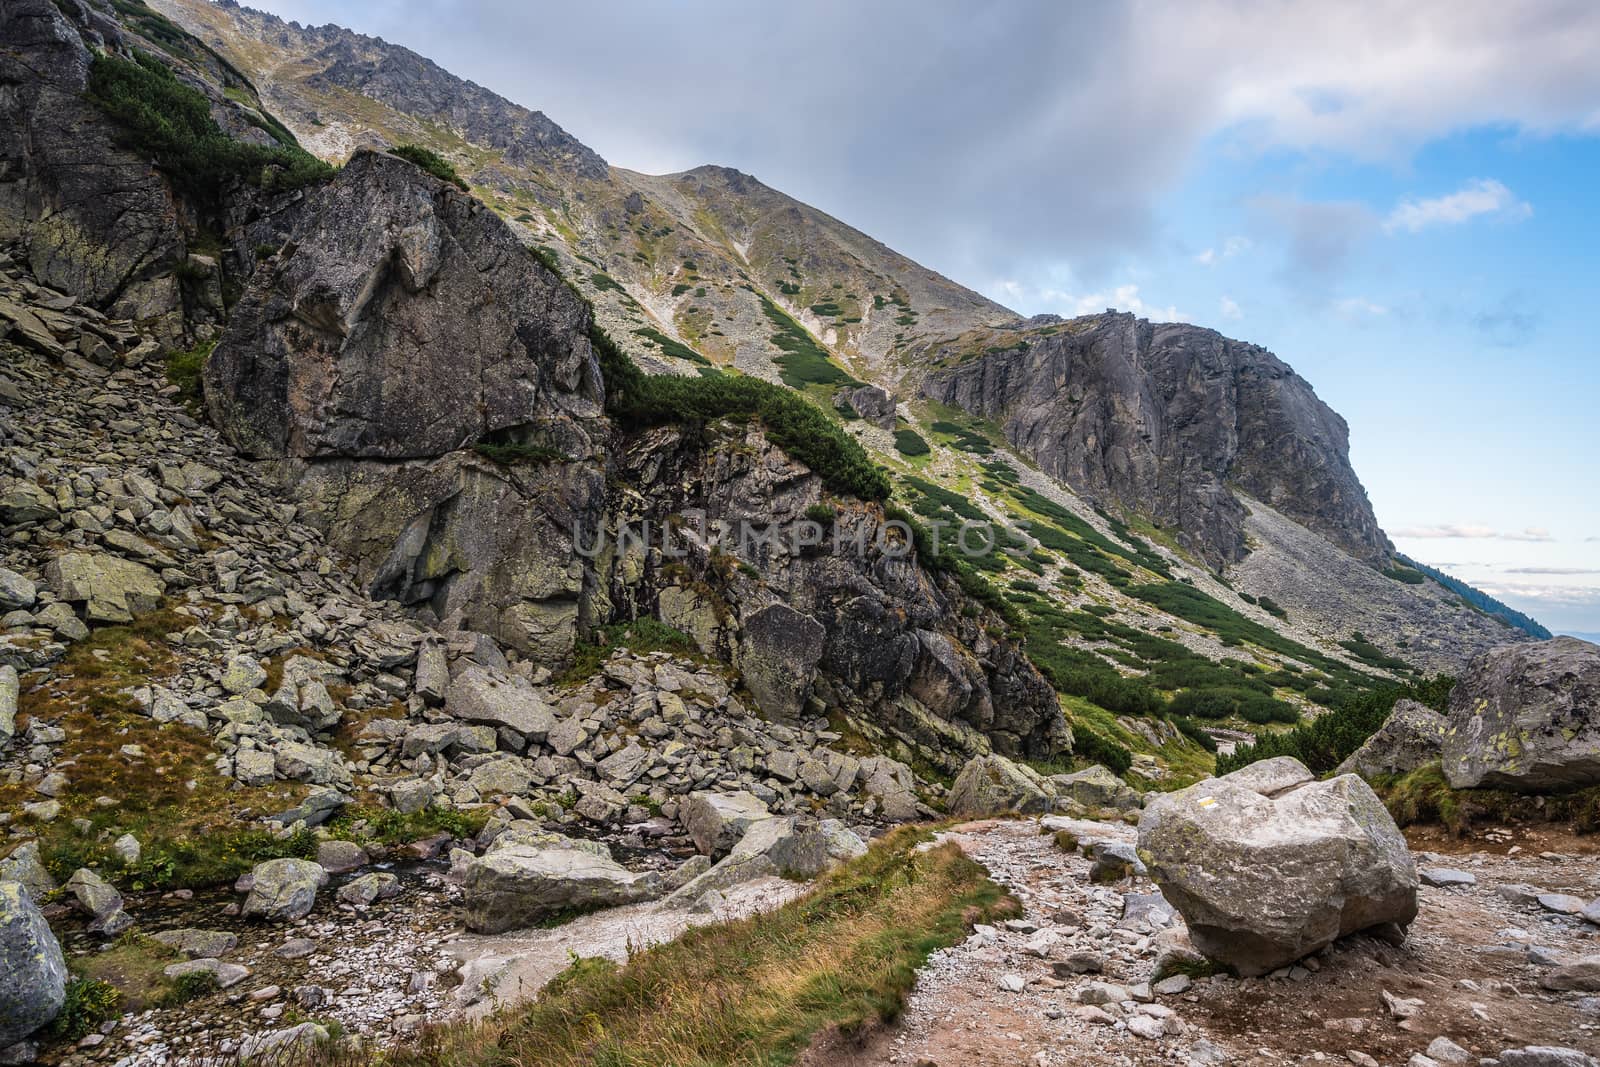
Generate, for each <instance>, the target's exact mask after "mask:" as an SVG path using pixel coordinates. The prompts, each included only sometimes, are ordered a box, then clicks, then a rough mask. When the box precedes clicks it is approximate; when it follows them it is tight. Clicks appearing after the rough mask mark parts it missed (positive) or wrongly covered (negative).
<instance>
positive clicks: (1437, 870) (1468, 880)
mask: <svg viewBox="0 0 1600 1067" xmlns="http://www.w3.org/2000/svg"><path fill="white" fill-rule="evenodd" d="M1417 877H1418V878H1420V879H1422V884H1423V885H1429V886H1433V887H1434V888H1435V889H1447V888H1449V887H1451V886H1468V885H1477V884H1478V878H1477V876H1476V875H1474V874H1472V873H1471V872H1469V871H1458V870H1455V869H1454V868H1452V867H1419V868H1418V869H1417Z"/></svg>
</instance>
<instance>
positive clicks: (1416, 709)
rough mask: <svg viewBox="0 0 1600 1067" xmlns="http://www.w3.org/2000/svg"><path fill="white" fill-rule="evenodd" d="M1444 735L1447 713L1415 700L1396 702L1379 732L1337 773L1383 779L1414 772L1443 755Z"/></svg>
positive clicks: (1347, 760) (1344, 763)
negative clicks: (1441, 751) (1442, 713)
mask: <svg viewBox="0 0 1600 1067" xmlns="http://www.w3.org/2000/svg"><path fill="white" fill-rule="evenodd" d="M1444 735H1445V717H1444V716H1443V715H1440V714H1439V713H1438V712H1437V711H1434V710H1433V709H1432V708H1430V707H1428V706H1426V705H1424V704H1418V703H1417V702H1416V701H1415V700H1400V701H1396V702H1395V706H1394V710H1393V711H1392V712H1390V713H1389V718H1388V719H1387V720H1386V721H1385V722H1384V724H1383V725H1382V726H1381V727H1379V728H1378V732H1377V733H1375V734H1373V735H1372V736H1371V737H1369V738H1367V740H1366V743H1365V744H1363V745H1362V746H1361V747H1360V748H1358V749H1356V750H1355V751H1354V752H1352V753H1351V754H1350V756H1349V758H1348V759H1346V760H1345V761H1344V762H1343V763H1341V764H1339V767H1338V770H1337V771H1335V773H1336V774H1359V775H1361V777H1363V778H1381V777H1384V776H1386V775H1396V774H1405V773H1406V772H1408V771H1414V770H1416V769H1417V768H1418V767H1421V766H1422V765H1424V764H1427V763H1432V762H1433V761H1434V760H1437V759H1438V758H1439V752H1440V749H1441V748H1442V747H1443V745H1444Z"/></svg>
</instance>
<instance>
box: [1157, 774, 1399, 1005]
mask: <svg viewBox="0 0 1600 1067" xmlns="http://www.w3.org/2000/svg"><path fill="white" fill-rule="evenodd" d="M1273 762H1279V761H1273ZM1289 762H1290V763H1293V762H1294V761H1289ZM1245 770H1249V768H1246V769H1245ZM1269 770H1270V771H1271V773H1262V772H1260V771H1258V772H1257V773H1256V774H1255V775H1244V776H1243V777H1240V775H1243V774H1244V772H1238V774H1232V775H1225V776H1224V777H1222V778H1209V779H1206V780H1205V781H1202V782H1199V783H1197V784H1195V785H1192V786H1190V787H1189V788H1187V789H1184V790H1181V791H1179V792H1176V793H1170V794H1166V795H1164V796H1161V797H1158V798H1157V799H1155V800H1154V801H1152V802H1151V803H1150V805H1149V806H1148V807H1146V808H1145V810H1144V815H1143V817H1142V818H1141V819H1140V821H1139V855H1140V857H1141V858H1142V859H1143V860H1144V862H1145V864H1146V865H1147V866H1148V867H1149V870H1150V877H1151V878H1152V879H1154V880H1155V882H1156V883H1157V884H1158V885H1159V886H1160V887H1161V892H1162V893H1163V894H1164V895H1165V896H1166V898H1167V900H1168V901H1170V902H1171V903H1172V904H1173V906H1175V907H1176V908H1177V909H1178V911H1179V912H1181V913H1182V914H1183V917H1184V919H1185V921H1186V922H1187V923H1188V927H1189V937H1190V939H1191V940H1192V941H1193V943H1194V946H1195V947H1196V948H1197V949H1199V950H1200V951H1201V952H1203V953H1204V954H1205V955H1206V956H1208V957H1209V958H1210V959H1212V960H1214V961H1216V962H1218V963H1220V964H1223V965H1225V966H1227V967H1229V968H1231V969H1232V970H1234V971H1235V972H1237V973H1239V974H1241V975H1246V976H1250V975H1260V974H1265V973H1267V972H1268V971H1272V970H1275V969H1276V968H1278V967H1281V966H1284V965H1285V964H1289V963H1293V962H1294V961H1295V960H1298V959H1300V958H1302V957H1304V956H1306V955H1309V954H1310V953H1312V952H1315V951H1317V950H1318V949H1321V948H1323V947H1324V946H1326V945H1329V944H1332V943H1333V942H1334V941H1335V940H1337V939H1338V938H1340V937H1343V936H1345V935H1346V934H1351V933H1355V932H1356V931H1358V930H1364V929H1367V928H1369V927H1375V926H1384V925H1386V924H1393V925H1396V926H1399V927H1405V926H1407V925H1409V924H1410V923H1411V921H1412V920H1413V919H1414V918H1415V917H1416V914H1417V870H1416V865H1415V864H1414V863H1413V861H1412V858H1411V853H1410V851H1409V850H1408V849H1407V847H1406V842H1405V838H1404V837H1402V836H1401V834H1400V831H1399V829H1398V828H1397V827H1396V826H1395V824H1394V820H1393V819H1392V818H1390V816H1389V813H1388V811H1387V810H1386V809H1385V808H1384V806H1383V802H1382V801H1380V800H1379V799H1378V797H1377V795H1376V794H1375V793H1373V791H1372V789H1371V787H1369V786H1368V785H1367V784H1366V783H1365V782H1363V781H1362V780H1361V779H1360V778H1358V777H1356V776H1355V775H1348V774H1347V775H1342V776H1340V777H1338V778H1334V779H1331V780H1329V781H1326V782H1316V781H1312V780H1311V779H1312V776H1311V773H1310V772H1309V771H1307V770H1306V769H1305V768H1304V767H1303V766H1301V767H1299V769H1298V772H1295V771H1294V769H1293V768H1290V767H1287V766H1282V765H1280V766H1279V767H1278V768H1269ZM1285 772H1288V773H1285ZM1296 777H1298V778H1300V779H1302V780H1301V782H1300V783H1299V784H1296V785H1289V786H1285V785H1284V784H1283V783H1284V782H1285V781H1286V780H1288V779H1290V778H1296ZM1252 783H1256V784H1261V785H1263V786H1264V787H1265V788H1267V789H1269V790H1271V791H1272V793H1271V795H1269V794H1267V793H1263V792H1258V791H1257V789H1255V788H1252Z"/></svg>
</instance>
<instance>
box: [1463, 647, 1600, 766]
mask: <svg viewBox="0 0 1600 1067" xmlns="http://www.w3.org/2000/svg"><path fill="white" fill-rule="evenodd" d="M1442 762H1443V766H1444V773H1445V777H1446V778H1448V779H1449V781H1450V786H1451V788H1453V789H1477V788H1485V789H1510V790H1516V791H1520V792H1525V793H1548V792H1555V791H1559V790H1565V789H1579V788H1582V787H1584V786H1589V785H1594V784H1596V783H1600V646H1596V645H1592V644H1590V643H1589V642H1587V641H1580V640H1578V639H1577V638H1576V637H1557V638H1555V639H1554V640H1551V641H1539V642H1525V643H1520V644H1515V645H1505V646H1502V647H1500V648H1495V649H1491V650H1490V651H1488V652H1485V653H1484V654H1483V655H1481V656H1479V657H1477V658H1476V659H1474V660H1473V661H1472V662H1471V664H1470V665H1469V666H1468V667H1467V671H1466V673H1465V675H1464V676H1463V677H1462V678H1461V680H1460V681H1459V682H1458V683H1457V684H1456V687H1455V689H1453V690H1451V693H1450V711H1449V729H1448V731H1447V733H1446V735H1445V740H1444V749H1443V760H1442Z"/></svg>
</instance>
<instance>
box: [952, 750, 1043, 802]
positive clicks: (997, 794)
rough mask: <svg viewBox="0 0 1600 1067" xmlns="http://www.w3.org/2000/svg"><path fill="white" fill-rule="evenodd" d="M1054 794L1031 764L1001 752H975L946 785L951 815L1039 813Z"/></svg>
mask: <svg viewBox="0 0 1600 1067" xmlns="http://www.w3.org/2000/svg"><path fill="white" fill-rule="evenodd" d="M1054 800H1055V797H1054V793H1053V790H1052V789H1051V788H1050V784H1049V783H1048V782H1047V781H1045V780H1044V779H1043V778H1041V777H1040V776H1039V775H1038V773H1037V772H1035V771H1034V770H1033V769H1032V768H1031V767H1025V766H1023V765H1022V764H1019V763H1013V762H1012V761H1011V760H1008V759H1006V758H1005V757H1004V756H995V755H990V756H975V757H973V758H972V759H971V760H970V761H968V763H967V765H966V766H965V767H963V768H961V773H960V774H958V775H956V780H955V783H954V784H953V785H952V786H951V787H950V799H949V806H950V812H951V814H953V815H1002V814H1006V813H1016V814H1019V815H1039V814H1043V813H1044V812H1047V811H1049V810H1050V808H1051V805H1052V803H1053V802H1054Z"/></svg>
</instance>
